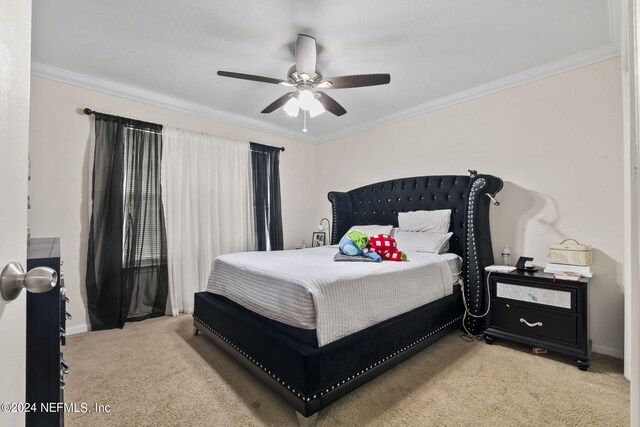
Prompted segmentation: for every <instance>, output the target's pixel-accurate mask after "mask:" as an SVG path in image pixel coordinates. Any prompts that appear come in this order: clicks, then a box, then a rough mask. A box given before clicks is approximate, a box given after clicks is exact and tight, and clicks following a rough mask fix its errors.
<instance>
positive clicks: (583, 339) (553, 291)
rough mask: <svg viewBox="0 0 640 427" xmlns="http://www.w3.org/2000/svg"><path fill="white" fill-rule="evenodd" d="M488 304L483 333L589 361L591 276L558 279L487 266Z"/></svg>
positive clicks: (579, 364)
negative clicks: (495, 270) (589, 289)
mask: <svg viewBox="0 0 640 427" xmlns="http://www.w3.org/2000/svg"><path fill="white" fill-rule="evenodd" d="M485 274H486V276H485V277H486V279H487V284H488V286H489V289H490V292H491V309H490V310H489V313H488V314H487V317H486V322H485V328H486V329H485V331H484V339H485V341H486V342H487V344H492V343H493V341H494V339H495V338H504V339H507V340H510V341H514V342H517V343H520V344H525V345H529V346H532V347H541V348H544V349H546V350H548V351H553V352H556V353H561V354H564V355H567V356H571V357H573V358H575V360H576V365H577V367H578V369H580V370H582V371H585V370H587V369H588V368H589V366H591V361H590V360H591V340H590V339H589V326H588V321H587V293H588V292H587V288H588V283H589V279H588V278H584V277H583V278H581V279H580V280H579V281H575V282H574V281H569V280H557V281H555V282H554V280H553V275H552V274H547V273H543V272H521V271H517V270H516V271H513V272H511V273H499V272H491V273H489V272H487V273H485Z"/></svg>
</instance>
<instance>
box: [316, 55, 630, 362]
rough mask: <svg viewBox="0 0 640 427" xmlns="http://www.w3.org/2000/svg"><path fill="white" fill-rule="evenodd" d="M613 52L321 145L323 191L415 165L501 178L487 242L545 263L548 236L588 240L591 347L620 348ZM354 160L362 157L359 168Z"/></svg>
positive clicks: (322, 204)
mask: <svg viewBox="0 0 640 427" xmlns="http://www.w3.org/2000/svg"><path fill="white" fill-rule="evenodd" d="M620 73H621V70H620V61H619V59H613V60H609V61H606V62H601V63H598V64H595V65H592V66H589V67H585V68H581V69H578V70H575V71H571V72H567V73H564V74H560V75H557V76H554V77H550V78H547V79H544V80H540V81H537V82H534V83H530V84H526V85H522V86H519V87H516V88H512V89H508V90H505V91H502V92H499V93H495V94H492V95H488V96H484V97H481V98H478V99H475V100H472V101H468V102H464V103H461V104H458V105H454V106H452V107H448V108H444V109H441V110H438V111H434V112H430V113H426V114H423V115H421V116H417V117H414V118H411V119H406V120H403V121H400V122H396V123H393V124H389V125H386V126H383V127H379V128H376V129H372V130H370V131H367V132H363V133H359V134H357V135H353V136H349V137H345V138H342V139H339V140H335V141H331V142H329V143H326V144H322V145H320V150H319V153H318V154H319V164H320V165H321V166H320V178H321V179H320V185H321V187H320V194H319V196H318V197H317V198H316V201H317V202H319V205H318V210H319V212H321V214H325V215H328V214H329V213H330V205H329V202H327V201H326V193H327V192H328V191H330V190H349V189H352V188H355V187H358V186H360V185H364V184H368V183H372V182H376V181H382V180H386V179H392V178H400V177H405V176H416V175H439V174H466V173H467V169H477V170H478V171H480V172H483V173H490V174H493V175H497V176H500V177H502V178H503V179H504V181H505V186H504V189H503V191H502V192H501V193H500V194H499V195H498V199H499V200H500V202H501V203H502V204H501V205H500V206H499V207H497V208H496V207H492V212H491V224H492V235H493V242H494V252H495V253H496V255H498V254H499V252H500V250H501V248H502V245H504V244H507V245H508V246H509V248H510V249H511V251H512V258H513V257H517V256H519V255H527V256H532V257H534V258H535V260H536V262H537V264H538V265H544V263H545V262H546V261H545V260H546V255H547V251H548V248H549V245H550V244H552V243H555V242H559V241H561V240H562V239H564V238H566V237H573V238H576V239H578V240H579V241H581V242H584V243H588V244H590V245H593V247H594V265H593V270H594V274H595V276H594V278H593V280H592V281H591V283H590V284H589V288H590V289H589V291H590V294H589V298H590V304H589V306H590V313H589V318H590V327H591V338H592V339H593V342H594V350H596V351H599V352H604V353H609V354H612V355H616V356H618V357H622V351H623V289H622V277H621V271H622V268H621V263H622V260H623V192H622V165H623V163H622V98H621V82H620V80H621V79H620V75H621V74H620ZM354 165H361V166H360V167H359V168H356V167H354Z"/></svg>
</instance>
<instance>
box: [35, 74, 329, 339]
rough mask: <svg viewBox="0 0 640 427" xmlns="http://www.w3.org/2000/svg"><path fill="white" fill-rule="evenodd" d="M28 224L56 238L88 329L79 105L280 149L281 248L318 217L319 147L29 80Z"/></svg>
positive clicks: (78, 323) (77, 323)
mask: <svg viewBox="0 0 640 427" xmlns="http://www.w3.org/2000/svg"><path fill="white" fill-rule="evenodd" d="M31 85H32V86H31V88H32V90H31V129H30V131H31V132H30V138H31V139H30V148H29V149H30V153H31V168H32V181H31V183H30V187H29V194H30V195H31V206H32V208H31V210H30V211H29V226H30V227H31V235H32V236H33V237H45V236H60V238H61V246H62V247H61V250H62V257H63V259H64V261H65V264H64V267H63V268H64V271H65V281H66V286H67V287H68V290H69V298H70V299H71V304H70V305H69V306H68V307H69V311H70V312H71V314H72V315H73V319H72V320H71V321H70V322H68V325H69V330H70V332H71V333H73V332H79V331H82V330H84V329H85V328H86V325H87V324H88V323H89V322H88V317H87V315H86V309H85V307H86V293H85V287H84V282H85V280H84V277H85V271H86V256H87V239H88V227H89V216H88V208H89V203H90V193H89V187H88V186H89V184H90V179H91V165H92V164H93V159H90V158H89V140H90V138H89V136H90V119H89V117H88V116H86V115H84V114H82V113H81V109H82V108H84V107H90V108H92V109H94V110H96V111H100V112H104V113H110V114H116V115H120V116H126V117H131V118H136V119H140V120H145V121H150V122H154V123H160V124H163V125H167V126H175V127H180V128H184V129H191V130H195V131H201V132H208V133H212V134H215V135H221V136H227V137H231V138H237V139H243V140H250V141H254V142H259V143H261V144H267V145H274V146H283V147H285V148H286V151H285V152H284V153H282V155H281V157H280V159H281V161H280V174H281V186H282V189H281V190H282V208H283V213H282V215H283V222H284V237H285V246H286V247H287V248H293V247H296V246H299V245H300V242H301V240H302V239H303V238H305V239H306V241H307V243H308V242H309V241H310V239H311V232H312V231H313V230H314V229H315V227H317V224H318V222H319V220H320V217H318V216H317V215H316V211H315V209H314V208H315V203H314V202H315V200H314V197H313V196H314V194H316V193H317V191H316V190H315V186H316V183H317V167H316V162H315V159H316V157H317V146H314V145H311V144H306V143H302V142H299V141H294V140H291V139H286V138H282V137H279V136H276V135H272V134H268V133H264V132H260V131H254V130H251V129H247V128H242V127H239V126H234V125H230V124H228V123H222V122H219V121H216V120H212V119H207V118H203V117H199V116H195V115H192V114H186V113H181V112H177V111H173V110H169V109H166V108H161V107H156V106H153V105H149V104H145V103H142V102H136V101H131V100H128V99H124V98H120V97H116V96H111V95H107V94H104V93H100V92H96V91H92V90H88V89H83V88H79V87H75V86H71V85H66V84H62V83H59V82H55V81H52V80H48V79H43V78H38V77H32V80H31Z"/></svg>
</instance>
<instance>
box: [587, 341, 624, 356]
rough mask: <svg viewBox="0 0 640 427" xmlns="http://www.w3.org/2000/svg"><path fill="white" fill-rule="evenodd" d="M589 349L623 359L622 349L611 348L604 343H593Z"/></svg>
mask: <svg viewBox="0 0 640 427" xmlns="http://www.w3.org/2000/svg"><path fill="white" fill-rule="evenodd" d="M591 350H592V351H593V352H594V353H600V354H605V355H607V356H611V357H615V358H616V359H624V351H623V350H618V349H617V348H611V347H607V346H604V345H598V344H593V345H592V346H591Z"/></svg>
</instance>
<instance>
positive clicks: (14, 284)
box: [0, 262, 58, 301]
mask: <svg viewBox="0 0 640 427" xmlns="http://www.w3.org/2000/svg"><path fill="white" fill-rule="evenodd" d="M57 283H58V273H56V271H55V270H54V269H52V268H49V267H36V268H34V269H31V270H29V272H27V273H25V272H24V268H23V267H22V265H21V264H19V263H17V262H11V263H9V264H7V265H6V267H5V268H4V270H2V275H1V276H0V294H2V298H4V299H5V300H7V301H13V300H14V299H16V298H18V296H19V295H20V292H22V288H25V289H26V290H28V291H29V292H33V293H36V294H40V293H43V292H47V291H50V290H51V289H53V288H55V287H56V284H57Z"/></svg>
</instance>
